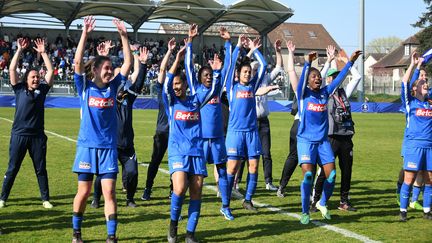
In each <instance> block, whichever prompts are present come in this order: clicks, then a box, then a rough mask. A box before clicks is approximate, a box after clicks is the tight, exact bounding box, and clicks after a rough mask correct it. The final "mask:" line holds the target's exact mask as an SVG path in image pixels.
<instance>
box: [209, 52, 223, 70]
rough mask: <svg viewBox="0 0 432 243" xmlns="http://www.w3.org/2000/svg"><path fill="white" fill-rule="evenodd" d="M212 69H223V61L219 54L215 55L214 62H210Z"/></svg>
mask: <svg viewBox="0 0 432 243" xmlns="http://www.w3.org/2000/svg"><path fill="white" fill-rule="evenodd" d="M209 64H210V67H211V68H212V69H213V70H220V69H221V68H222V61H221V59H220V58H219V55H218V54H215V55H214V57H213V60H209Z"/></svg>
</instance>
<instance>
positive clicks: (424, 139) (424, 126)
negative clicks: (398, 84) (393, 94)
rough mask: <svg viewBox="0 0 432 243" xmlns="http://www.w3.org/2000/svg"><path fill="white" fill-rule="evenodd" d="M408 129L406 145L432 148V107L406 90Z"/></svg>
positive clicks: (406, 131) (406, 129)
mask: <svg viewBox="0 0 432 243" xmlns="http://www.w3.org/2000/svg"><path fill="white" fill-rule="evenodd" d="M404 92H405V93H404V98H402V100H403V101H404V102H405V109H406V111H405V112H406V113H405V114H406V127H405V136H404V139H405V141H404V144H405V145H407V146H414V147H422V148H432V107H431V105H430V104H429V102H428V101H427V100H425V101H420V100H419V99H417V98H415V97H413V96H411V93H410V90H408V89H404Z"/></svg>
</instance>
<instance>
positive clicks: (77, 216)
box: [72, 212, 84, 231]
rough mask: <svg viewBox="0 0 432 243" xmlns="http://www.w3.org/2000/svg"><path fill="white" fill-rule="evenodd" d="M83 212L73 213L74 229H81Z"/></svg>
mask: <svg viewBox="0 0 432 243" xmlns="http://www.w3.org/2000/svg"><path fill="white" fill-rule="evenodd" d="M83 218H84V217H83V214H82V213H75V212H74V213H73V215H72V228H73V230H79V231H80V230H81V224H82V221H83Z"/></svg>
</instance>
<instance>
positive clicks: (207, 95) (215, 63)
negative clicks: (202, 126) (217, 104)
mask: <svg viewBox="0 0 432 243" xmlns="http://www.w3.org/2000/svg"><path fill="white" fill-rule="evenodd" d="M209 64H210V67H211V68H212V69H213V82H212V86H211V89H207V91H206V92H199V93H198V94H197V95H198V100H199V102H200V107H203V106H204V105H205V104H207V102H209V100H210V99H211V98H212V97H213V96H214V94H215V93H216V92H217V91H218V90H220V88H221V87H220V78H221V67H222V61H221V60H220V59H219V56H218V55H217V54H215V55H214V57H213V60H210V61H209Z"/></svg>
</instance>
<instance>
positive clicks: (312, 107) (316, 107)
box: [307, 102, 327, 112]
mask: <svg viewBox="0 0 432 243" xmlns="http://www.w3.org/2000/svg"><path fill="white" fill-rule="evenodd" d="M307 110H308V111H314V112H324V111H326V110H327V106H326V105H325V104H314V103H311V102H308V104H307Z"/></svg>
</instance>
